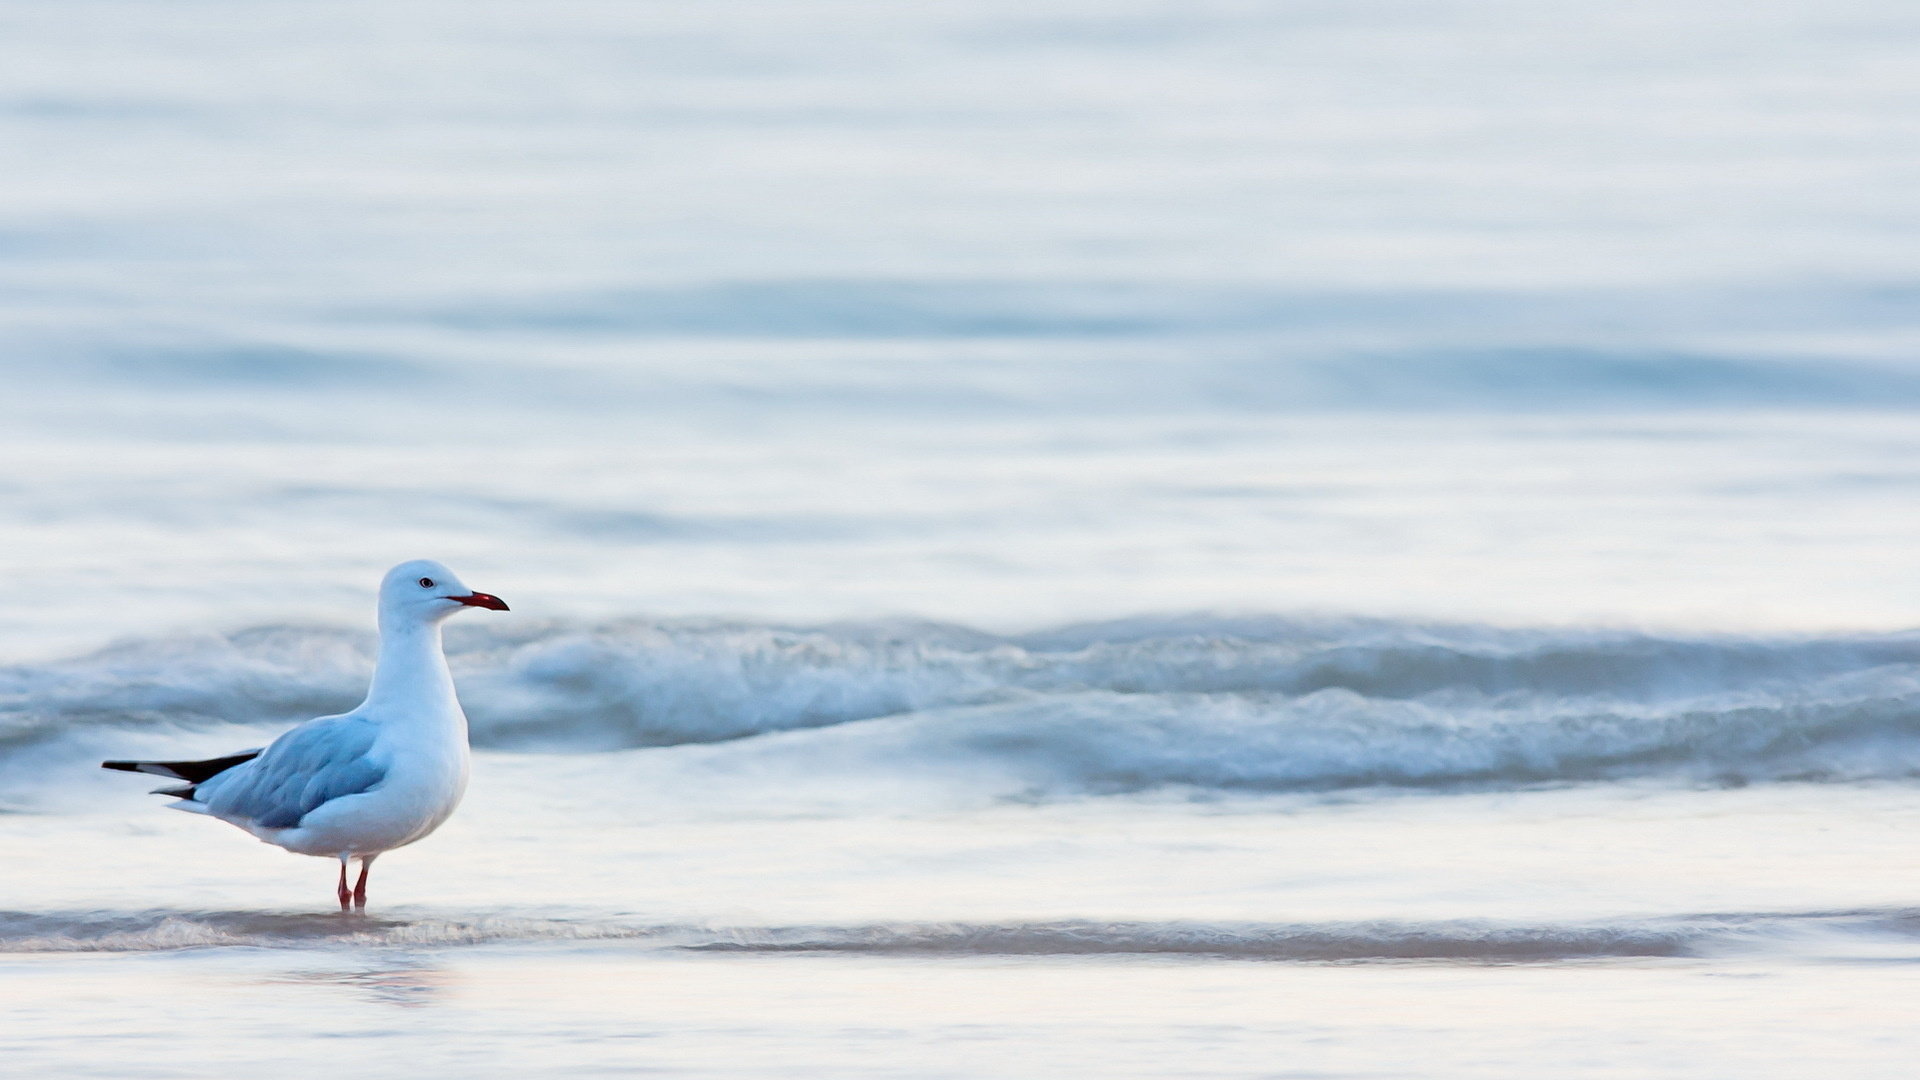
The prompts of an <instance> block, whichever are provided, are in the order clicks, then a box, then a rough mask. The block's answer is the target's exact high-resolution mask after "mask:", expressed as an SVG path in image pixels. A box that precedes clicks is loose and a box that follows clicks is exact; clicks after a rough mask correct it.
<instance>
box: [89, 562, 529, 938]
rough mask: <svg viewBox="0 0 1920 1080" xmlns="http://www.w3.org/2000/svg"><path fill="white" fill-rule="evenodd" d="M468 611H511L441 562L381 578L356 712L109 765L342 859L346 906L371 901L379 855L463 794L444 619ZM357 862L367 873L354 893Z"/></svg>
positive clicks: (194, 808)
mask: <svg viewBox="0 0 1920 1080" xmlns="http://www.w3.org/2000/svg"><path fill="white" fill-rule="evenodd" d="M469 607H482V608H491V609H493V610H495V611H505V610H507V605H506V604H505V603H503V602H502V601H501V599H500V598H499V597H497V596H490V595H488V594H486V593H482V592H474V591H473V590H472V589H470V588H468V587H467V586H466V585H464V584H462V583H461V581H460V579H459V577H457V576H456V575H455V574H454V572H453V571H451V570H449V569H447V568H446V567H445V566H442V565H441V564H439V563H437V562H434V561H432V560H430V559H416V560H414V561H412V562H404V563H401V564H400V565H399V566H396V567H394V568H393V569H392V570H389V571H387V576H386V578H385V579H384V580H382V581H381V582H380V659H379V663H378V664H377V665H376V666H375V668H374V670H373V684H372V686H370V687H369V688H368V690H367V700H365V701H363V702H361V703H360V707H359V708H357V709H354V710H353V711H352V712H348V713H342V714H340V715H339V716H322V717H320V718H319V719H317V720H309V721H307V722H306V723H304V724H301V725H300V726H299V727H296V728H294V729H293V730H291V731H289V732H287V733H286V734H284V735H282V736H280V737H279V738H277V739H275V740H274V741H273V744H272V745H271V746H268V747H267V748H266V749H264V750H247V751H244V752H242V753H238V754H232V755H229V756H227V757H220V758H212V759H210V760H207V761H105V762H101V767H102V768H106V769H121V770H124V771H127V772H142V773H151V774H153V775H155V776H166V777H171V778H172V779H175V780H184V781H186V785H185V786H184V787H163V788H156V789H155V790H154V794H156V795H171V796H174V797H175V798H176V799H178V800H179V801H178V802H174V803H170V804H168V805H169V806H170V807H172V808H173V809H175V810H186V811H190V812H192V813H196V814H208V815H211V816H213V817H217V818H219V819H220V820H222V821H226V822H231V823H232V824H234V825H238V826H239V827H240V828H242V829H245V830H247V831H248V832H250V833H252V834H253V835H255V836H257V837H259V838H260V839H261V840H264V841H266V842H267V843H269V844H277V845H279V846H280V847H283V848H286V849H287V850H288V851H292V852H297V853H299V854H301V855H318V856H323V857H326V858H333V859H339V860H340V887H339V890H338V894H337V895H338V896H339V899H340V910H342V911H346V910H347V909H348V905H349V904H351V905H352V906H353V907H355V908H365V907H366V906H367V870H368V868H369V867H371V866H372V865H373V860H374V859H375V858H377V857H378V856H379V855H380V854H382V853H383V852H387V851H392V850H393V849H394V848H397V847H403V846H405V845H407V844H411V843H413V842H414V841H415V840H418V839H420V838H421V837H423V836H425V835H427V834H428V833H430V832H432V831H433V830H435V829H437V828H439V827H440V823H441V822H443V821H445V820H447V817H448V816H449V815H451V814H452V813H453V809H454V807H456V806H458V805H459V804H460V796H461V795H463V794H465V792H466V789H467V768H468V760H469V757H470V756H471V755H470V751H469V750H468V747H467V716H466V714H465V713H464V712H462V711H461V710H460V702H459V700H458V699H457V698H455V697H454V693H453V675H452V673H451V672H449V671H448V670H447V658H446V654H445V653H444V652H442V651H441V647H440V623H441V622H442V621H443V620H444V619H446V617H447V616H449V615H451V614H453V613H454V612H456V611H463V610H465V609H466V608H469ZM354 859H358V860H360V878H359V881H358V882H357V883H356V884H355V885H354V887H353V888H352V889H351V890H349V889H348V888H347V865H348V863H349V862H351V861H352V860H354Z"/></svg>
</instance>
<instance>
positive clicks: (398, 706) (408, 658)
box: [361, 620, 461, 718]
mask: <svg viewBox="0 0 1920 1080" xmlns="http://www.w3.org/2000/svg"><path fill="white" fill-rule="evenodd" d="M361 708H362V709H365V710H369V711H384V710H387V709H394V710H397V711H399V712H400V713H401V714H402V715H410V714H411V715H417V714H421V713H431V714H440V713H448V712H450V713H451V717H454V718H457V717H460V716H461V713H460V702H459V699H458V698H456V697H454V694H453V673H452V672H450V671H448V670H447V655H446V653H445V652H443V651H442V650H441V648H440V624H439V623H437V622H399V621H395V622H393V623H388V622H386V621H385V620H382V622H381V624H380V659H379V662H378V663H377V664H375V666H374V669H373V685H371V686H369V687H368V688H367V701H366V704H364V705H362V706H361Z"/></svg>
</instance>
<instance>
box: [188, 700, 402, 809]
mask: <svg viewBox="0 0 1920 1080" xmlns="http://www.w3.org/2000/svg"><path fill="white" fill-rule="evenodd" d="M378 730H379V729H378V728H377V726H376V725H375V724H374V723H373V722H372V721H370V720H362V719H360V718H359V717H357V716H329V717H324V718H322V719H319V720H310V721H308V722H307V723H304V724H301V725H300V726H299V727H297V728H294V729H293V730H292V731H289V732H287V733H286V734H285V735H282V736H280V737H279V738H278V739H275V740H274V742H273V745H272V746H269V747H267V749H266V752H265V753H263V754H261V755H260V756H259V757H257V758H254V759H253V760H252V761H249V762H247V763H246V764H245V765H243V766H241V767H240V768H236V769H233V770H231V771H230V772H228V773H223V774H221V775H220V776H218V777H215V778H214V779H215V781H219V783H217V784H214V783H209V784H207V785H203V786H202V787H201V789H200V795H201V800H202V801H204V802H205V803H206V804H207V807H208V808H209V809H211V810H212V811H213V812H214V813H215V814H216V815H218V816H220V817H238V818H244V819H246V820H248V821H251V822H253V823H254V824H256V825H261V826H265V827H266V828H269V829H290V828H293V827H294V826H296V825H298V824H300V819H301V818H303V817H306V816H307V815H308V814H310V813H312V812H313V811H314V810H316V809H318V808H319V807H321V806H323V805H325V804H326V803H329V802H332V801H333V800H334V799H339V798H344V797H346V796H348V795H359V794H361V793H362V792H366V791H370V790H372V789H373V788H374V787H375V786H376V785H378V784H379V783H380V781H382V780H384V779H386V776H387V771H386V769H385V768H384V767H382V766H380V765H378V764H376V763H375V762H373V761H372V760H370V759H369V758H368V757H367V752H368V751H369V750H371V749H372V748H373V740H374V736H375V735H376V734H377V733H378ZM229 778H230V779H229ZM209 787H211V788H213V790H211V791H209V790H208V788H209Z"/></svg>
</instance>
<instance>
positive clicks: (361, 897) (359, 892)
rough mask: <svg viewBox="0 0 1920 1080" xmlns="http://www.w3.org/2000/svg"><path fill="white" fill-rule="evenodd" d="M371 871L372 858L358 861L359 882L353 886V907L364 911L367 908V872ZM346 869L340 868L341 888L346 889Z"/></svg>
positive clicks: (368, 857)
mask: <svg viewBox="0 0 1920 1080" xmlns="http://www.w3.org/2000/svg"><path fill="white" fill-rule="evenodd" d="M371 869H373V856H371V855H369V856H367V857H366V858H363V859H361V860H360V880H359V881H356V882H354V884H353V906H354V907H356V908H360V909H362V910H365V908H366V906H367V871H368V870H371ZM346 880H347V868H346V867H345V866H342V867H341V868H340V881H341V888H345V887H346Z"/></svg>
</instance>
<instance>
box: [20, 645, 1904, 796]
mask: <svg viewBox="0 0 1920 1080" xmlns="http://www.w3.org/2000/svg"><path fill="white" fill-rule="evenodd" d="M370 648H371V641H370V639H369V638H368V637H367V636H365V635H362V634H357V633H349V632H345V631H338V630H329V629H316V628H301V627H267V628H259V629H253V630H246V631H240V632H235V633H230V634H205V635H188V636H178V637H169V638H156V639H148V640H140V641H130V642H125V643H121V644H119V645H116V646H114V647H111V648H108V649H105V650H102V651H100V652H96V653H93V654H90V655H87V656H83V657H78V658H74V659H71V660H67V661H62V662H57V663H50V664H41V665H26V666H15V667H12V668H7V669H0V746H12V747H14V748H27V747H41V748H45V747H49V746H55V745H70V746H81V747H84V748H87V749H89V750H91V749H93V748H97V747H100V746H105V745H113V746H115V747H117V748H120V750H123V751H124V750H126V749H127V748H128V747H129V746H144V745H147V744H152V745H154V746H156V747H157V746H158V745H159V744H160V743H161V742H162V741H164V740H168V739H172V740H177V739H179V738H180V737H181V736H182V734H183V733H186V734H192V733H195V732H200V733H206V738H208V739H212V738H214V736H215V734H216V733H218V734H219V736H220V737H221V738H225V739H232V738H236V737H241V738H249V739H251V738H256V737H258V732H255V731H249V732H244V733H240V734H238V735H236V734H235V733H234V732H232V731H231V730H230V729H231V727H232V726H233V725H236V724H239V725H247V726H249V727H254V728H259V729H261V730H266V731H270V730H271V729H272V728H273V727H274V726H275V725H283V724H286V723H290V722H294V721H298V720H301V719H305V718H307V717H310V716H315V715H322V714H326V713H331V712H338V711H342V710H345V709H348V708H351V707H352V706H353V705H354V704H355V702H356V701H357V700H358V697H359V693H360V691H361V688H363V687H364V685H365V679H366V677H367V672H368V670H369V667H370V664H371V657H370ZM449 650H450V653H451V656H452V659H453V663H454V666H455V669H456V675H457V677H458V679H459V682H460V686H461V693H462V697H463V699H464V701H465V702H466V705H467V709H468V712H469V714H470V716H471V718H472V721H473V730H474V740H475V743H476V744H477V745H478V746H480V747H482V748H493V749H504V750H516V751H536V752H557V751H565V752H576V753H591V752H602V751H616V750H634V749H645V748H666V747H680V748H682V749H681V750H679V751H676V753H677V754H679V755H680V756H681V757H682V758H684V759H686V760H688V761H696V762H705V763H708V764H713V763H724V764H726V765H727V766H728V767H729V768H735V769H738V768H744V767H751V768H754V769H757V770H776V771H777V770H780V769H783V768H784V769H790V770H796V771H797V770H805V771H807V772H808V773H810V774H816V775H817V774H821V773H832V772H836V771H838V772H850V771H852V772H858V773H861V774H864V775H896V776H901V775H904V776H912V775H915V774H919V773H933V772H938V771H941V770H950V769H952V768H956V767H958V768H962V769H965V770H968V771H969V772H970V773H973V774H978V775H983V776H992V777H997V778H998V779H997V780H995V781H994V786H995V788H996V790H999V791H1002V792H1005V793H1023V794H1038V795H1042V796H1044V795H1050V794H1072V793H1108V792H1128V791H1141V790H1148V789H1153V788H1157V787H1169V786H1187V787H1194V788H1200V789H1223V790H1230V789H1255V790H1282V791H1284V790H1325V789H1334V788H1343V787H1356V786H1379V785H1387V786H1420V787H1433V786H1445V785H1471V786H1475V787H1489V786H1492V787H1499V786H1503V785H1537V784H1542V783H1556V782H1579V781H1589V780H1606V779H1623V778H1636V777H1653V778H1672V779H1678V780H1682V781H1687V782H1708V783H1744V782H1753V781H1766V780H1801V781H1820V780H1859V779H1889V778H1907V777H1912V776H1916V775H1920V637H1915V636H1912V635H1890V636H1878V637H1853V638H1780V639H1758V638H1732V637H1727V638H1710V637H1699V638H1677V637H1657V636H1650V635H1645V634H1635V633H1625V632H1602V631H1583V630H1515V629H1495V628H1488V627H1474V626H1429V625H1418V624H1408V623H1394V622H1380V621H1362V620H1318V621H1316V620H1298V619H1282V618H1229V617H1218V616H1189V617H1179V618H1172V617H1170V618H1152V619H1149V618H1142V619H1133V620H1124V621H1120V622H1114V623H1103V624H1098V625H1087V626H1076V627H1066V628H1061V629H1057V630H1051V631H1046V632H1041V633H1034V634H1028V635H1017V636H1002V635H993V634H986V633H981V632H977V631H973V630H968V629H965V628H960V627H953V626H946V625H936V624H922V623H874V624H859V625H842V626H826V627H811V628H802V627H781V626H771V625H760V624H744V623H722V622H697V621H694V622H658V621H656V622H646V621H627V622H619V623H611V624H602V625H574V626H569V625H558V624H548V625H544V626H533V627H524V628H519V629H516V630H512V631H505V632H498V631H493V630H490V629H481V630H476V631H472V632H462V633H454V634H451V635H450V637H449ZM210 745H211V744H210ZM215 749H217V748H215ZM209 752H213V751H211V750H210V751H209ZM689 755H691V756H689Z"/></svg>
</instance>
